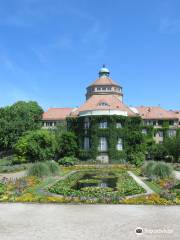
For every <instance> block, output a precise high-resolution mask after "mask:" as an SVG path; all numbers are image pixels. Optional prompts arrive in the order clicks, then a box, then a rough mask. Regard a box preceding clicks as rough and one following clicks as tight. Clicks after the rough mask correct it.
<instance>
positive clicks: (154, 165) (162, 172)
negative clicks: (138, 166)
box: [143, 161, 173, 179]
mask: <svg viewBox="0 0 180 240" xmlns="http://www.w3.org/2000/svg"><path fill="white" fill-rule="evenodd" d="M143 173H144V175H145V176H147V177H149V178H150V179H159V178H160V179H165V178H170V177H172V175H173V168H172V167H171V165H170V164H168V163H165V162H154V161H150V162H148V163H146V164H145V166H144V167H143Z"/></svg>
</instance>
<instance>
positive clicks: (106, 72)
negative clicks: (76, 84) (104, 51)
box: [99, 65, 110, 77]
mask: <svg viewBox="0 0 180 240" xmlns="http://www.w3.org/2000/svg"><path fill="white" fill-rule="evenodd" d="M109 74H110V71H109V69H108V68H106V66H105V65H103V67H102V68H101V69H100V70H99V77H103V76H107V77H108V76H109Z"/></svg>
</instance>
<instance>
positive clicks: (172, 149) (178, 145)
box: [164, 135, 180, 162]
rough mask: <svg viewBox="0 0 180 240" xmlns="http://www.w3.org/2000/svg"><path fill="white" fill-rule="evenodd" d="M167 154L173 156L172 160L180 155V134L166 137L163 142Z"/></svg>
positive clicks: (175, 159)
mask: <svg viewBox="0 0 180 240" xmlns="http://www.w3.org/2000/svg"><path fill="white" fill-rule="evenodd" d="M164 146H165V148H166V149H167V152H168V155H170V156H172V157H173V161H175V162H177V161H179V157H180V135H177V136H176V137H174V138H167V139H166V140H165V142H164Z"/></svg>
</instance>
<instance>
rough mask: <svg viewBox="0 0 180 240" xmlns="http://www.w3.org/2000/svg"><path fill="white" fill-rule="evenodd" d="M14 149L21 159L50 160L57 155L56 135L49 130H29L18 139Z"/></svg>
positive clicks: (30, 160) (29, 160)
mask: <svg viewBox="0 0 180 240" xmlns="http://www.w3.org/2000/svg"><path fill="white" fill-rule="evenodd" d="M14 150H15V154H16V155H17V156H18V159H19V160H20V161H26V162H36V161H45V160H50V159H52V158H54V155H55V150H56V146H55V135H54V133H53V132H50V131H48V130H36V131H32V132H28V133H27V134H25V135H24V136H22V137H21V138H20V139H19V140H18V142H17V143H16V145H15V147H14Z"/></svg>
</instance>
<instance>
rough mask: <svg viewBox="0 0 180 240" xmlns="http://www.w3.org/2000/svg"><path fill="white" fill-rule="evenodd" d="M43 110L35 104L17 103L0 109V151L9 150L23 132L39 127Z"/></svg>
mask: <svg viewBox="0 0 180 240" xmlns="http://www.w3.org/2000/svg"><path fill="white" fill-rule="evenodd" d="M42 113H43V109H42V108H41V107H40V106H39V105H38V103H37V102H34V101H29V102H24V101H19V102H16V103H15V104H13V105H12V106H8V107H5V108H0V150H9V149H12V148H13V145H14V144H15V143H16V142H17V140H18V139H19V137H21V136H22V135H23V134H24V133H25V132H27V131H31V130H36V129H39V128H40V127H41V117H42Z"/></svg>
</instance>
